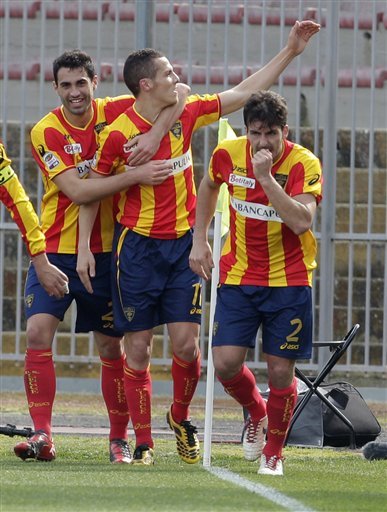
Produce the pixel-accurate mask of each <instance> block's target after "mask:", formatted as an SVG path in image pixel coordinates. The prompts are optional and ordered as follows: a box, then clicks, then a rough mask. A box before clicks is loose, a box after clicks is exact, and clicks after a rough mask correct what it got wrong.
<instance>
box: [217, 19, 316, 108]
mask: <svg viewBox="0 0 387 512" xmlns="http://www.w3.org/2000/svg"><path fill="white" fill-rule="evenodd" d="M319 30H320V25H319V24H318V23H315V22H314V21H310V20H305V21H301V22H300V21H296V23H295V24H294V26H293V28H292V30H291V31H290V34H289V37H288V41H287V44H286V46H285V47H284V48H283V49H282V50H281V51H280V52H279V53H278V54H277V55H276V56H275V57H274V58H273V59H272V60H271V61H270V62H268V63H267V64H266V65H265V66H264V67H263V68H261V69H260V70H259V71H256V72H255V73H254V74H253V75H251V76H249V77H248V78H246V79H245V80H243V81H242V82H241V83H239V84H238V85H236V86H235V87H233V88H232V89H228V90H227V91H224V92H221V93H220V94H219V98H220V101H221V105H222V115H223V116H224V115H226V114H230V113H231V112H235V111H236V110H238V109H240V108H242V107H243V105H244V104H245V103H246V101H247V100H248V99H249V97H250V96H251V95H252V94H254V93H256V92H257V91H259V90H262V89H269V88H270V87H271V86H272V85H273V84H274V83H275V81H276V80H277V79H278V77H279V76H280V74H281V73H282V72H283V71H284V69H286V67H287V66H288V65H289V64H290V62H291V61H292V60H293V59H294V58H295V57H297V55H299V54H300V53H302V52H303V51H304V49H305V47H306V45H307V44H308V41H309V39H310V38H311V37H312V36H313V35H314V34H316V33H317V32H318V31H319Z"/></svg>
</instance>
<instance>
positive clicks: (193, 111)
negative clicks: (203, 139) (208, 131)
mask: <svg viewBox="0 0 387 512" xmlns="http://www.w3.org/2000/svg"><path fill="white" fill-rule="evenodd" d="M186 109H187V111H188V112H189V115H190V116H191V118H192V122H193V131H196V130H198V129H199V128H201V127H202V126H207V125H209V124H212V123H215V122H216V121H218V120H219V118H220V113H221V112H220V100H219V96H218V95H217V94H202V95H200V94H194V95H191V96H189V97H188V98H187V102H186Z"/></svg>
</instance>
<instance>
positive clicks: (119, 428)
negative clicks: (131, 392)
mask: <svg viewBox="0 0 387 512" xmlns="http://www.w3.org/2000/svg"><path fill="white" fill-rule="evenodd" d="M100 359H101V388H102V396H103V399H104V400H105V404H106V408H107V411H108V415H109V421H110V434H109V439H110V441H111V440H112V439H127V437H128V431H127V428H128V422H129V411H128V405H127V403H126V397H125V389H124V357H122V358H121V359H106V358H103V357H100Z"/></svg>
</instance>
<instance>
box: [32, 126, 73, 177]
mask: <svg viewBox="0 0 387 512" xmlns="http://www.w3.org/2000/svg"><path fill="white" fill-rule="evenodd" d="M31 143H32V155H33V157H34V159H35V161H36V163H37V164H38V165H39V167H40V169H41V171H42V172H43V174H44V175H45V176H46V178H48V179H50V180H52V179H53V178H55V177H56V176H58V175H59V174H60V173H62V172H63V171H65V170H67V169H69V168H73V167H74V157H73V155H72V154H67V153H66V152H65V150H64V144H63V133H61V131H59V130H57V129H56V128H55V123H53V126H44V125H43V123H39V124H38V125H35V126H34V128H32V130H31ZM54 148H55V149H54Z"/></svg>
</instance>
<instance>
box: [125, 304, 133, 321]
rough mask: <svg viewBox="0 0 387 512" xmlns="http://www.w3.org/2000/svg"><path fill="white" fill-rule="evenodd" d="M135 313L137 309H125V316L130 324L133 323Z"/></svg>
mask: <svg viewBox="0 0 387 512" xmlns="http://www.w3.org/2000/svg"><path fill="white" fill-rule="evenodd" d="M135 313H136V308H132V307H128V308H124V315H125V317H126V319H127V320H128V321H129V322H131V321H132V320H133V318H134V315H135Z"/></svg>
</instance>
